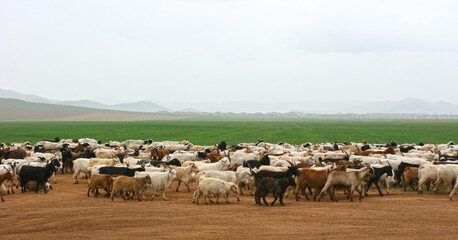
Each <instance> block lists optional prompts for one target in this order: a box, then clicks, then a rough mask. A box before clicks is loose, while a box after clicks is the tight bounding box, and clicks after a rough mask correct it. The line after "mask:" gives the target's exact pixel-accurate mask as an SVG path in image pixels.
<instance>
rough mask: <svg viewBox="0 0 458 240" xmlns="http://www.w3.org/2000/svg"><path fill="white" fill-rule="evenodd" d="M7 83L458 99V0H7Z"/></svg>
mask: <svg viewBox="0 0 458 240" xmlns="http://www.w3.org/2000/svg"><path fill="white" fill-rule="evenodd" d="M0 83H1V84H0V88H3V89H8V90H15V91H19V92H22V93H27V94H36V95H39V96H42V97H46V98H52V99H61V100H76V99H100V98H107V99H116V100H123V101H134V100H144V99H153V100H154V99H157V100H160V101H162V102H227V101H259V102H303V101H311V100H314V101H317V100H323V101H334V100H339V101H340V100H368V101H379V100H399V99H404V98H409V97H418V98H422V99H425V100H428V101H439V100H444V101H448V102H452V103H458V94H457V89H458V1H456V0H453V1H419V0H413V1H399V0H397V1H368V0H362V1H323V0H319V1H302V0H301V1H265V0H263V1H248V0H243V1H229V0H228V1H217V0H201V1H191V0H186V1H185V0H183V1H173V0H165V1H149V0H148V1H132V0H129V1H114V0H107V1H101V0H98V1H93V0H91V1H82V0H78V1H64V0H58V1H32V0H31V1H19V0H15V1H9V0H0Z"/></svg>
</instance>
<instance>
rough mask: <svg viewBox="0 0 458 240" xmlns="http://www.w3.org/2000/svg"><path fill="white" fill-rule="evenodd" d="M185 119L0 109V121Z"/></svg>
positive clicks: (135, 114) (166, 116) (142, 114)
mask: <svg viewBox="0 0 458 240" xmlns="http://www.w3.org/2000/svg"><path fill="white" fill-rule="evenodd" d="M184 118H188V116H174V115H155V114H148V113H104V112H101V113H99V112H77V111H57V110H56V111H54V110H21V109H3V108H0V121H143V120H176V119H184Z"/></svg>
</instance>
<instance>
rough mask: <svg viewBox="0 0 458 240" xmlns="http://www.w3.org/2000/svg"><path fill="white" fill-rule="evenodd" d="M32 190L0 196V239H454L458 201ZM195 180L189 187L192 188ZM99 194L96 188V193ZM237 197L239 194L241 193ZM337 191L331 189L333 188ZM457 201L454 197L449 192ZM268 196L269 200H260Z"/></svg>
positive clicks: (65, 182) (68, 186)
mask: <svg viewBox="0 0 458 240" xmlns="http://www.w3.org/2000/svg"><path fill="white" fill-rule="evenodd" d="M57 181H58V184H53V186H54V189H53V190H51V191H50V192H48V193H47V194H44V193H43V191H40V192H39V193H38V194H35V193H34V192H27V193H21V192H20V191H17V192H16V193H15V194H10V195H6V196H5V200H6V201H5V202H3V203H0V209H1V211H0V219H1V220H2V224H1V227H0V236H2V239H63V238H65V239H81V238H85V239H87V238H92V239H120V238H121V239H135V238H149V239H151V238H160V239H164V238H165V239H196V238H197V239H215V238H216V239H229V238H230V239H264V238H267V239H349V238H352V239H387V238H388V239H458V228H457V227H456V223H457V221H458V201H450V200H449V199H448V196H447V194H446V193H441V194H437V195H434V194H429V193H426V194H424V195H417V194H416V193H409V192H407V193H404V192H401V191H400V190H397V189H396V190H395V191H394V194H393V195H391V196H385V197H380V196H378V195H376V194H375V192H371V193H372V194H371V196H369V197H367V198H365V199H363V200H362V201H361V202H359V201H358V200H356V201H355V202H350V201H349V200H347V199H345V197H344V196H343V194H342V193H340V194H339V195H338V198H339V199H340V201H339V202H337V203H336V202H331V201H330V200H329V197H325V198H324V199H323V200H322V202H313V201H310V202H307V201H305V200H304V199H301V201H300V202H296V201H295V200H294V199H293V198H292V197H289V198H287V199H285V204H286V206H284V207H282V206H280V205H278V204H276V205H275V206H273V207H271V206H269V207H267V206H256V205H255V204H254V198H253V197H251V196H249V195H244V196H242V197H241V201H240V202H237V201H236V199H235V196H234V195H231V196H230V204H226V203H224V201H221V202H222V203H220V204H219V205H217V204H210V205H205V204H202V205H198V206H197V205H194V204H192V203H191V199H192V192H191V193H189V192H186V191H185V190H184V188H182V189H180V192H178V193H177V192H175V191H174V188H175V186H176V183H173V185H172V189H170V190H168V191H167V197H168V199H169V201H167V202H166V201H163V200H162V197H160V196H159V197H156V198H155V199H154V201H150V200H149V199H150V198H151V195H152V192H151V191H150V190H149V191H147V198H148V201H141V202H138V201H137V200H128V201H127V202H125V201H123V200H122V199H121V197H119V196H116V197H115V199H114V201H113V202H112V201H111V200H109V199H107V198H104V197H103V196H102V197H100V196H99V197H98V198H94V197H93V196H92V195H91V197H87V196H86V192H87V183H86V180H84V179H82V180H80V183H79V184H73V183H72V177H71V174H66V175H58V176H57ZM195 188H196V185H192V188H191V189H192V191H193V190H194V189H195ZM101 193H104V191H103V190H101ZM245 194H247V192H246V191H245ZM336 194H337V193H336ZM457 200H458V196H457ZM268 201H269V202H271V201H272V197H268Z"/></svg>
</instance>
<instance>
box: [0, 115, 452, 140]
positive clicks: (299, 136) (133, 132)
mask: <svg viewBox="0 0 458 240" xmlns="http://www.w3.org/2000/svg"><path fill="white" fill-rule="evenodd" d="M457 136H458V122H457V121H335V120H284V119H283V120H263V121H260V120H251V121H247V120H231V121H224V120H207V121H206V120H196V119H194V120H193V119H186V120H173V121H170V120H169V121H134V122H131V121H130V122H0V142H4V143H8V142H24V141H31V142H32V143H35V142H37V141H39V140H41V139H44V138H54V137H60V138H82V137H90V138H95V139H100V140H102V141H104V142H105V141H108V140H118V141H122V140H125V139H147V138H152V139H153V140H155V141H161V140H182V139H184V138H187V139H188V140H189V141H191V142H192V143H194V144H203V145H207V144H213V143H216V142H219V141H221V140H227V141H228V144H236V143H240V142H256V141H257V140H258V139H263V140H264V141H268V142H291V143H293V144H300V143H303V142H324V141H335V140H337V141H341V142H342V141H362V140H364V139H366V140H368V141H369V142H373V143H376V142H379V143H385V142H390V141H395V142H398V143H405V142H409V143H413V142H415V143H418V142H424V143H445V142H448V141H451V140H453V141H455V140H458V139H457Z"/></svg>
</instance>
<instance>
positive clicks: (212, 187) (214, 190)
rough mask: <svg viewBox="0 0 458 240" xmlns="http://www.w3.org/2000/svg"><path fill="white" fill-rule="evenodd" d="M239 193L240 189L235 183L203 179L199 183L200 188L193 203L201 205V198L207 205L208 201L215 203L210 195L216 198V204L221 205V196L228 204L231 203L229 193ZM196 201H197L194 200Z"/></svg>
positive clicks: (195, 193)
mask: <svg viewBox="0 0 458 240" xmlns="http://www.w3.org/2000/svg"><path fill="white" fill-rule="evenodd" d="M231 191H232V192H235V193H237V192H238V187H237V185H236V184H235V183H231V182H226V181H224V180H221V179H217V178H201V179H200V181H199V186H198V187H197V190H196V191H195V192H194V198H193V202H194V201H195V203H196V204H197V205H199V199H200V197H201V196H203V198H204V202H205V204H208V202H207V199H208V200H209V201H210V202H213V201H212V200H211V199H210V198H209V197H210V195H214V196H216V203H219V201H218V200H219V196H221V195H222V196H223V197H224V199H225V200H226V203H229V199H228V196H229V193H230V192H231ZM194 199H195V200H194Z"/></svg>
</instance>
